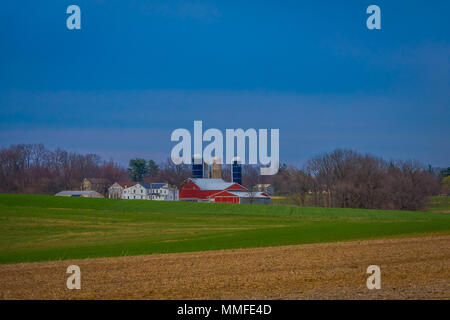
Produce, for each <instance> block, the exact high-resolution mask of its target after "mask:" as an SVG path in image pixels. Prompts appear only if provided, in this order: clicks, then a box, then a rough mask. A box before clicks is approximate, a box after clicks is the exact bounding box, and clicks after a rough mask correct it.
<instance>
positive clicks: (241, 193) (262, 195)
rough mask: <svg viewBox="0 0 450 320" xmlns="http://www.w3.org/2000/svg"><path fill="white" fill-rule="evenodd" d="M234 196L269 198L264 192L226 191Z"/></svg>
mask: <svg viewBox="0 0 450 320" xmlns="http://www.w3.org/2000/svg"><path fill="white" fill-rule="evenodd" d="M228 192H229V193H231V194H234V195H235V196H239V197H240V198H252V197H253V198H270V197H269V196H268V195H267V194H265V193H264V192H253V193H252V192H248V191H228Z"/></svg>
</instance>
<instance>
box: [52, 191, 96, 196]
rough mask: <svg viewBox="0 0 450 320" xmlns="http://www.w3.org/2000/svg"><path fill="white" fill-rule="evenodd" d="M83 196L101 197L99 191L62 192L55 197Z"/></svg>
mask: <svg viewBox="0 0 450 320" xmlns="http://www.w3.org/2000/svg"><path fill="white" fill-rule="evenodd" d="M83 194H90V195H96V196H101V194H100V193H98V192H97V191H61V192H58V193H56V194H55V196H81V195H83Z"/></svg>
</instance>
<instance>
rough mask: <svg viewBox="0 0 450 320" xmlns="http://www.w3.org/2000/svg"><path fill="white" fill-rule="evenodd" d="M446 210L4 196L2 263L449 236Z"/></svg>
mask: <svg viewBox="0 0 450 320" xmlns="http://www.w3.org/2000/svg"><path fill="white" fill-rule="evenodd" d="M448 207H449V201H448V197H447V198H442V199H436V201H434V203H433V204H432V206H431V210H430V211H428V212H410V211H382V210H360V209H340V208H311V207H293V206H264V205H229V204H209V203H188V202H156V201H146V200H133V201H126V200H112V199H82V198H64V197H53V196H42V195H11V194H0V263H3V264H5V263H18V262H32V261H49V260H61V259H77V258H89V257H112V256H122V255H139V254H151V253H168V252H187V251H204V250H217V249H231V248H250V247H267V246H279V245H290V244H303V243H318V242H335V241H344V240H356V239H375V238H386V237H398V236H405V235H416V234H423V233H444V234H448V233H450V216H449V214H448V213H446V212H448ZM439 211H441V212H439Z"/></svg>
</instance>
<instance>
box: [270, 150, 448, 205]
mask: <svg viewBox="0 0 450 320" xmlns="http://www.w3.org/2000/svg"><path fill="white" fill-rule="evenodd" d="M435 171H436V170H432V169H431V167H425V166H423V165H421V164H420V163H418V162H415V161H385V160H383V159H381V158H378V157H375V156H372V155H368V154H360V153H358V152H355V151H351V150H340V149H337V150H335V151H333V152H331V153H325V154H322V155H320V156H317V157H315V158H313V159H311V160H309V161H308V162H307V164H306V165H305V166H304V168H303V169H301V170H300V169H297V168H293V167H290V166H283V167H282V168H281V169H280V172H279V174H277V175H276V176H274V177H273V181H272V183H273V186H274V188H275V190H277V192H278V193H279V194H283V195H286V196H288V198H289V200H290V201H291V203H295V204H298V205H310V206H330V207H346V208H367V209H407V210H416V209H420V208H423V207H424V206H425V205H426V204H427V198H428V197H429V196H431V195H436V194H439V192H440V188H441V185H440V178H441V177H440V176H439V172H438V173H436V172H435Z"/></svg>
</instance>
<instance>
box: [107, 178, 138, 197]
mask: <svg viewBox="0 0 450 320" xmlns="http://www.w3.org/2000/svg"><path fill="white" fill-rule="evenodd" d="M136 183H137V182H132V181H126V182H114V183H113V185H112V186H110V187H109V188H108V198H110V199H122V194H123V189H125V188H128V187H132V186H134V185H135V184H136Z"/></svg>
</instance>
